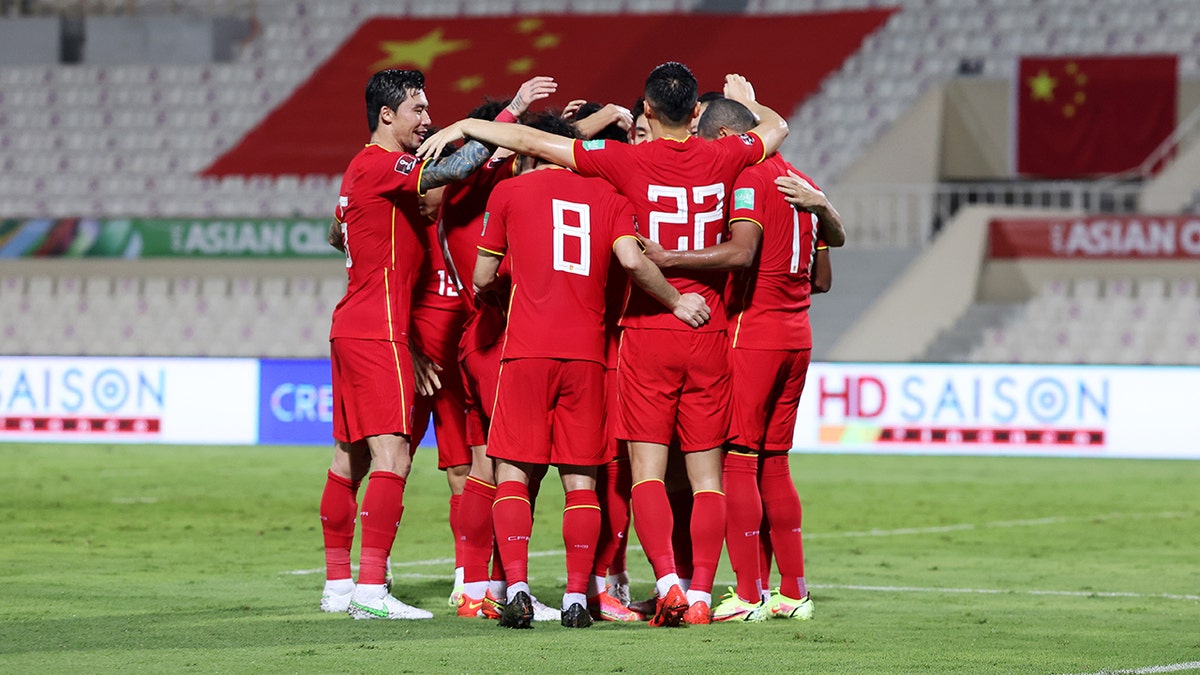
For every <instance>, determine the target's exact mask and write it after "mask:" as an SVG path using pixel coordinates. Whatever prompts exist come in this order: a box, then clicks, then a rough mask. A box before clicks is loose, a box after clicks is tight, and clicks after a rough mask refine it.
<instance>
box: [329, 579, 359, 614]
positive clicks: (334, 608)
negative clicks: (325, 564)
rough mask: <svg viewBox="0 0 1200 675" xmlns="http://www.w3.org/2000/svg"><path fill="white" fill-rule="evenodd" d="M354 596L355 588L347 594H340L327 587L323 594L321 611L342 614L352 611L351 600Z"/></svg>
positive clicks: (351, 588)
mask: <svg viewBox="0 0 1200 675" xmlns="http://www.w3.org/2000/svg"><path fill="white" fill-rule="evenodd" d="M353 596H354V587H353V586H351V587H350V590H348V591H346V592H345V593H338V592H337V591H335V590H332V589H330V588H329V586H328V585H326V586H325V590H323V591H322V592H321V611H322V612H331V613H334V614H341V613H343V612H345V611H346V610H348V609H350V598H351V597H353Z"/></svg>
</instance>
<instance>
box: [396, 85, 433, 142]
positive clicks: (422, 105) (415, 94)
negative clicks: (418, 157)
mask: <svg viewBox="0 0 1200 675" xmlns="http://www.w3.org/2000/svg"><path fill="white" fill-rule="evenodd" d="M428 109H429V99H427V98H425V91H424V90H421V89H418V90H416V91H409V92H408V97H407V98H405V99H404V102H403V103H401V104H400V107H399V108H397V109H396V111H395V113H396V115H395V118H394V119H393V121H392V135H393V137H394V138H395V139H396V141H397V142H398V143H399V144H400V145H401V146H403V147H404V148H405V149H406V150H416V149H417V148H419V147H420V146H421V143H422V142H423V141H424V140H425V132H426V131H427V129H428V127H429V124H430V119H429V112H428Z"/></svg>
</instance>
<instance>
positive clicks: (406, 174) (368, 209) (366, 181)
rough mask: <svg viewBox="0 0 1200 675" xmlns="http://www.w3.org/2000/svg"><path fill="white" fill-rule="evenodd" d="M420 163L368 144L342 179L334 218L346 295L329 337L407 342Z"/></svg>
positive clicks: (416, 263) (417, 262)
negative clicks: (343, 261) (340, 243)
mask: <svg viewBox="0 0 1200 675" xmlns="http://www.w3.org/2000/svg"><path fill="white" fill-rule="evenodd" d="M420 166H421V163H420V161H419V160H417V158H416V157H414V156H412V155H411V154H408V153H405V152H390V151H388V150H387V149H385V148H383V147H382V146H379V145H375V144H371V145H368V146H367V147H365V148H363V149H362V150H361V151H359V153H358V154H357V155H356V156H355V157H354V159H353V160H351V162H350V165H349V167H347V169H346V173H345V175H344V176H343V177H342V188H341V193H340V197H339V206H338V210H337V218H338V220H339V221H341V223H342V232H343V245H344V246H345V249H346V273H347V276H348V280H347V286H346V295H345V296H344V297H343V298H342V300H341V302H339V303H338V305H337V307H336V308H335V309H334V312H333V325H332V327H331V329H330V337H331V338H336V337H353V338H366V339H377V340H395V341H398V342H405V341H407V334H408V318H409V311H410V305H411V300H412V291H413V287H414V285H415V284H416V281H417V278H418V276H419V273H420V268H421V264H422V262H423V261H424V255H425V249H426V242H425V241H424V240H425V236H424V234H425V230H424V227H423V226H422V225H414V224H419V223H423V222H425V221H424V219H423V218H422V216H421V213H420V207H419V205H418V203H417V187H418V185H419V181H420Z"/></svg>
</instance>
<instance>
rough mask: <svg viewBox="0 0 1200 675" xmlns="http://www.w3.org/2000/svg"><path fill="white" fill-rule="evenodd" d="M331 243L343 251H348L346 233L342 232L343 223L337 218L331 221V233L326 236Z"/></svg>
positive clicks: (326, 239)
mask: <svg viewBox="0 0 1200 675" xmlns="http://www.w3.org/2000/svg"><path fill="white" fill-rule="evenodd" d="M325 241H328V242H329V245H330V246H332V247H334V248H336V249H337V250H339V251H341V252H342V253H345V252H346V235H345V233H344V232H342V224H341V223H339V222H338V221H337V220H332V221H330V223H329V235H328V236H327V237H326V238H325Z"/></svg>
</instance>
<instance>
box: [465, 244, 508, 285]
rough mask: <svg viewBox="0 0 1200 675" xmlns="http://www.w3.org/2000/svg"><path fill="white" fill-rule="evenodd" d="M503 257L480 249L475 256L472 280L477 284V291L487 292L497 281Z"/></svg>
mask: <svg viewBox="0 0 1200 675" xmlns="http://www.w3.org/2000/svg"><path fill="white" fill-rule="evenodd" d="M501 260H502V258H501V257H499V256H497V255H493V254H491V253H487V252H484V251H480V252H479V255H478V256H477V257H476V258H475V273H474V276H472V277H471V282H472V283H473V284H475V292H476V293H477V294H478V293H486V292H487V291H489V290H490V289H491V288H492V286H493V285H494V284H495V283H496V277H497V272H498V271H499V270H500V261H501Z"/></svg>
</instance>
